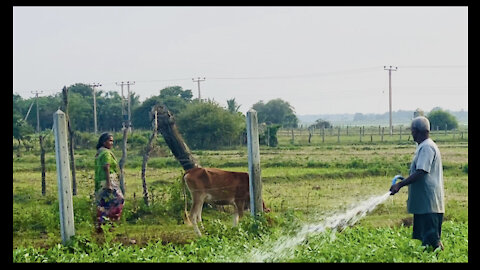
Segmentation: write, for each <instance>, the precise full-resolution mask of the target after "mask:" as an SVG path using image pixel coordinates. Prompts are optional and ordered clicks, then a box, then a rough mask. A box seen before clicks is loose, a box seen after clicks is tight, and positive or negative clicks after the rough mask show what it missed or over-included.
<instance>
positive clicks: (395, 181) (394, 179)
mask: <svg viewBox="0 0 480 270" xmlns="http://www.w3.org/2000/svg"><path fill="white" fill-rule="evenodd" d="M398 179H400V180H403V179H405V177H403V176H401V175H400V174H397V175H395V176H394V177H393V179H392V186H393V185H395V183H397V180H398Z"/></svg>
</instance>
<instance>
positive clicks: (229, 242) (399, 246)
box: [12, 133, 468, 262]
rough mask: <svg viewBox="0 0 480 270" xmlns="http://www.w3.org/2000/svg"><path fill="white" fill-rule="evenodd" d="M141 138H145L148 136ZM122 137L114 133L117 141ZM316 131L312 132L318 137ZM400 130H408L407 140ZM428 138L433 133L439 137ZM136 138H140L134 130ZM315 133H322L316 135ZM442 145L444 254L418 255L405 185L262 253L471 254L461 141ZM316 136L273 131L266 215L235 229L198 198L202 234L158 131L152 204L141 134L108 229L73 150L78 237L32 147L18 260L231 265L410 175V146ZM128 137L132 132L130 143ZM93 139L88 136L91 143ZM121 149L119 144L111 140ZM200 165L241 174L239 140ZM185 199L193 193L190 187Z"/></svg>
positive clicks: (21, 161)
mask: <svg viewBox="0 0 480 270" xmlns="http://www.w3.org/2000/svg"><path fill="white" fill-rule="evenodd" d="M145 137H148V133H147V135H146V136H145ZM120 138H121V137H118V138H117V137H116V139H117V141H120ZM314 139H315V138H314ZM405 139H406V138H405ZM434 139H435V138H434ZM138 140H140V139H138ZM319 140H320V141H319ZM436 140H437V141H438V144H439V148H440V151H441V152H442V159H443V165H444V177H445V195H446V213H445V221H444V226H443V229H442V242H443V243H444V245H445V250H444V251H429V252H424V250H423V247H421V243H420V241H418V240H413V239H411V231H412V228H411V218H412V215H411V214H408V213H406V203H405V201H406V198H407V190H406V189H405V190H403V189H402V190H401V191H400V192H399V193H398V194H396V195H395V196H391V197H390V198H388V199H387V200H386V201H385V202H384V203H382V204H381V205H379V206H378V207H377V208H376V209H375V210H374V211H373V212H372V213H370V214H368V215H367V216H366V217H365V218H363V219H361V220H360V221H359V222H358V223H357V224H356V225H355V226H353V227H347V228H346V229H345V230H342V231H335V230H329V231H327V232H325V233H316V234H310V235H308V236H307V237H306V239H304V241H302V242H301V243H299V244H298V245H295V246H293V247H292V248H291V249H288V250H285V251H286V254H281V256H280V254H279V255H278V256H273V257H267V258H266V259H265V261H284V262H468V142H467V140H459V139H458V136H457V138H456V139H455V140H453V139H451V140H442V138H438V139H436ZM345 141H346V142H344V141H342V143H336V138H333V141H332V142H330V141H326V142H325V143H322V142H321V138H320V139H319V138H318V137H317V138H316V141H312V143H311V144H308V143H306V137H304V138H300V137H297V139H296V141H295V144H292V143H291V142H290V138H289V137H288V136H284V137H279V146H277V147H266V146H262V147H261V168H262V181H263V198H264V200H265V201H266V204H267V206H268V207H270V208H271V209H272V212H271V213H267V214H263V215H262V216H260V217H259V218H258V219H257V220H255V219H253V218H251V217H250V216H249V215H248V213H247V214H246V216H244V218H243V219H241V222H240V224H239V226H237V227H232V225H231V214H232V208H231V207H225V208H223V209H217V208H214V207H212V206H205V209H204V214H203V215H202V217H203V220H204V225H205V235H204V236H203V237H200V238H197V237H196V236H195V234H194V232H193V229H192V227H190V226H188V225H186V224H184V204H185V201H184V193H183V186H182V181H181V175H182V173H183V171H182V169H181V167H180V165H179V164H178V162H177V161H176V160H175V159H174V158H173V157H172V155H171V153H170V152H169V151H168V149H166V148H165V146H164V145H162V140H161V139H159V141H158V143H157V148H156V149H155V150H154V152H153V153H152V155H151V158H150V160H149V162H148V168H147V184H148V191H149V202H150V203H149V206H147V205H146V204H145V203H144V201H143V198H142V195H141V194H142V182H141V177H140V171H141V163H142V157H141V156H142V155H141V151H142V150H141V148H140V145H141V143H139V144H138V145H139V146H138V147H137V146H135V144H134V143H132V144H131V148H129V155H128V159H127V163H126V166H125V168H126V185H127V186H126V194H125V195H126V203H125V208H124V213H123V216H122V219H121V222H120V223H119V224H118V226H117V227H115V228H114V229H113V231H112V232H109V231H108V229H107V230H105V231H106V233H105V234H104V235H98V234H95V233H94V229H93V219H94V205H93V200H92V196H93V156H94V153H95V150H94V149H92V148H93V146H92V148H90V149H86V148H85V149H78V150H76V151H75V155H76V167H77V191H78V194H77V195H76V196H74V201H73V204H74V215H75V230H76V234H75V237H74V238H73V239H72V241H71V242H70V243H69V244H67V245H65V246H64V245H62V244H61V239H60V228H59V213H58V200H57V186H56V181H57V180H56V171H55V155H54V152H53V151H47V153H46V167H47V175H46V183H47V187H46V190H47V193H46V195H45V196H42V195H41V175H40V163H39V155H38V152H36V151H37V150H35V149H34V150H33V151H32V152H30V153H22V155H21V156H20V157H18V156H17V155H16V153H14V155H13V226H12V227H13V261H14V262H230V261H234V262H235V261H254V260H255V258H256V256H254V255H255V252H257V251H258V250H268V249H269V248H270V247H271V245H273V244H275V243H276V242H275V241H277V240H278V239H281V237H284V236H290V235H291V236H292V237H294V236H295V234H296V232H297V231H298V229H299V228H300V226H301V225H302V224H311V223H315V222H317V221H318V217H321V216H324V215H328V214H330V213H332V211H342V210H344V209H346V208H348V207H349V206H350V205H352V204H355V203H358V202H361V201H363V200H365V199H367V198H369V197H371V196H374V195H381V194H384V193H385V192H387V191H388V189H389V187H390V179H391V178H392V177H393V175H395V174H402V175H408V167H409V164H410V162H411V158H412V155H413V153H414V151H415V145H414V144H413V143H412V142H411V141H410V142H409V141H404V142H398V141H387V140H386V141H385V142H383V143H380V142H378V143H375V142H374V143H370V142H363V143H359V142H354V139H352V140H351V141H347V140H345ZM129 143H130V141H129ZM92 145H94V144H92ZM114 152H115V153H116V154H117V156H118V157H120V156H121V150H120V149H119V148H118V146H117V148H115V149H114ZM193 153H194V155H195V156H196V157H197V159H198V160H199V161H200V163H201V164H202V165H203V166H204V167H207V166H210V167H218V168H222V169H225V170H233V171H245V172H246V171H247V153H246V149H244V147H232V148H230V149H225V150H217V151H207V150H202V151H201V150H197V151H194V152H193ZM186 199H187V204H188V205H191V202H190V201H189V194H188V193H187V197H186Z"/></svg>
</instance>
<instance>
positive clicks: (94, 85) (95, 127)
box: [89, 83, 102, 135]
mask: <svg viewBox="0 0 480 270" xmlns="http://www.w3.org/2000/svg"><path fill="white" fill-rule="evenodd" d="M89 86H90V87H92V89H93V125H94V132H95V135H96V134H97V95H96V94H95V87H99V86H102V85H101V84H99V83H93V84H90V85H89Z"/></svg>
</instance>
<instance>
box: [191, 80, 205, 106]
mask: <svg viewBox="0 0 480 270" xmlns="http://www.w3.org/2000/svg"><path fill="white" fill-rule="evenodd" d="M192 81H194V82H197V84H198V101H202V100H201V96H200V82H203V81H205V77H203V79H201V78H200V77H198V78H197V80H195V78H192Z"/></svg>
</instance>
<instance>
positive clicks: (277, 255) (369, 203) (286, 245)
mask: <svg viewBox="0 0 480 270" xmlns="http://www.w3.org/2000/svg"><path fill="white" fill-rule="evenodd" d="M389 196H390V191H389V192H387V193H385V194H383V195H380V196H374V197H371V198H369V199H367V200H365V201H363V202H360V203H357V204H355V205H354V206H352V207H350V208H348V209H347V210H346V211H344V212H341V213H333V214H329V215H328V216H327V217H325V218H323V220H322V221H320V222H319V223H315V224H305V225H303V226H302V227H301V228H300V229H299V230H298V232H297V233H296V234H295V235H294V236H291V235H286V236H283V237H280V238H279V239H277V240H276V241H274V242H270V243H268V242H267V243H264V245H263V246H261V247H257V248H255V249H253V250H252V251H251V252H250V254H249V255H247V256H246V257H245V258H246V259H247V260H248V261H253V262H265V261H279V260H281V259H287V258H289V257H291V256H292V255H293V251H294V248H295V247H296V246H297V245H299V244H301V243H302V242H303V241H304V240H305V239H306V237H307V236H308V235H310V234H313V233H323V232H325V231H326V230H327V229H329V228H331V229H334V231H336V230H342V229H344V228H346V227H348V226H352V225H353V224H355V223H356V222H357V221H358V220H360V219H361V218H363V217H364V216H365V215H366V214H367V213H369V212H371V211H372V210H374V209H375V208H376V207H377V205H379V204H381V203H383V202H384V201H385V200H386V199H387V198H388V197H389ZM334 231H333V232H334ZM333 235H334V234H332V236H333Z"/></svg>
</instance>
